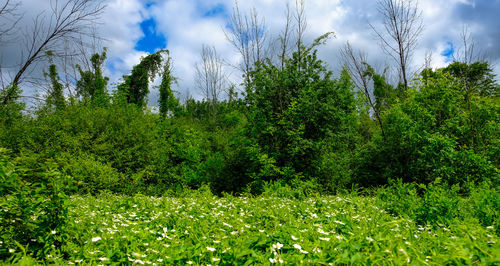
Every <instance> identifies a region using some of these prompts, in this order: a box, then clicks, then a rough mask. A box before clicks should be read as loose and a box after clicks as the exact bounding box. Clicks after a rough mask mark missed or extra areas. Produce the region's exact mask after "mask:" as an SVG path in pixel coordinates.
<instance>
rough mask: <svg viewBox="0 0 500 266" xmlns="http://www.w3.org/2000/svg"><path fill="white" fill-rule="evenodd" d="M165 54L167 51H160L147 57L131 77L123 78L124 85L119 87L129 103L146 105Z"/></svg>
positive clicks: (140, 105) (133, 70) (136, 67)
mask: <svg viewBox="0 0 500 266" xmlns="http://www.w3.org/2000/svg"><path fill="white" fill-rule="evenodd" d="M165 52H166V50H160V51H158V52H156V53H154V54H150V55H147V56H146V57H144V58H142V59H141V62H140V63H139V64H137V65H136V66H134V68H133V69H132V73H131V74H130V75H125V76H123V83H121V84H120V85H118V90H119V91H120V92H121V93H123V94H124V95H125V97H126V99H127V102H128V103H133V104H136V105H137V106H138V107H144V106H145V105H146V97H147V95H148V93H149V82H150V81H152V80H153V79H154V78H155V76H156V74H158V72H159V71H160V69H161V67H162V61H163V57H162V55H163V53H165Z"/></svg>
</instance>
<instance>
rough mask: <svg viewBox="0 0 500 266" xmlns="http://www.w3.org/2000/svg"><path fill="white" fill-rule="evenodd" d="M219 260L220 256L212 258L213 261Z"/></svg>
mask: <svg viewBox="0 0 500 266" xmlns="http://www.w3.org/2000/svg"><path fill="white" fill-rule="evenodd" d="M219 260H220V259H219V258H212V261H213V262H217V261H219Z"/></svg>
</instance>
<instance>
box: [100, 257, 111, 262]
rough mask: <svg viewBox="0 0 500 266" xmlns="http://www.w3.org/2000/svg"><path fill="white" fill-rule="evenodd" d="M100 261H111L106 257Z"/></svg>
mask: <svg viewBox="0 0 500 266" xmlns="http://www.w3.org/2000/svg"><path fill="white" fill-rule="evenodd" d="M99 260H100V261H108V260H109V259H108V258H106V257H102V258H99Z"/></svg>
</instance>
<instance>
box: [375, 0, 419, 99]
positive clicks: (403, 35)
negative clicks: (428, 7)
mask: <svg viewBox="0 0 500 266" xmlns="http://www.w3.org/2000/svg"><path fill="white" fill-rule="evenodd" d="M378 11H379V13H380V14H381V15H382V16H383V29H377V28H376V27H375V26H374V25H373V24H371V23H370V27H371V28H372V30H373V31H374V32H375V34H376V35H377V37H378V38H379V40H380V42H381V45H380V46H381V48H382V49H383V50H384V51H385V52H386V53H387V54H388V55H389V56H391V57H392V58H393V59H394V61H395V62H396V64H397V66H398V68H399V80H400V82H403V85H404V88H405V90H407V89H408V72H409V70H408V68H409V64H410V63H411V57H412V55H413V51H414V49H415V47H416V45H417V41H418V38H419V36H420V34H421V33H422V30H423V22H422V12H421V11H420V10H419V9H418V2H417V1H416V0H379V1H378Z"/></svg>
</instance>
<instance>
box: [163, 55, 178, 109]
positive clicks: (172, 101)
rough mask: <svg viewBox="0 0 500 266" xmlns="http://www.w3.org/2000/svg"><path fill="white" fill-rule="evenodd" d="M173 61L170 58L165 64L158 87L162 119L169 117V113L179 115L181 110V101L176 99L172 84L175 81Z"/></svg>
mask: <svg viewBox="0 0 500 266" xmlns="http://www.w3.org/2000/svg"><path fill="white" fill-rule="evenodd" d="M167 53H168V51H167ZM171 60H172V59H171V58H170V57H168V59H167V61H166V62H165V65H164V67H163V73H162V77H161V84H160V86H159V87H158V89H159V90H160V99H159V105H160V114H161V116H162V117H167V116H168V115H169V112H170V113H171V114H175V113H178V112H179V109H180V103H179V100H178V99H176V98H175V96H174V93H173V92H172V82H173V81H174V77H173V76H172V62H171ZM170 116H171V115H170Z"/></svg>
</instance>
